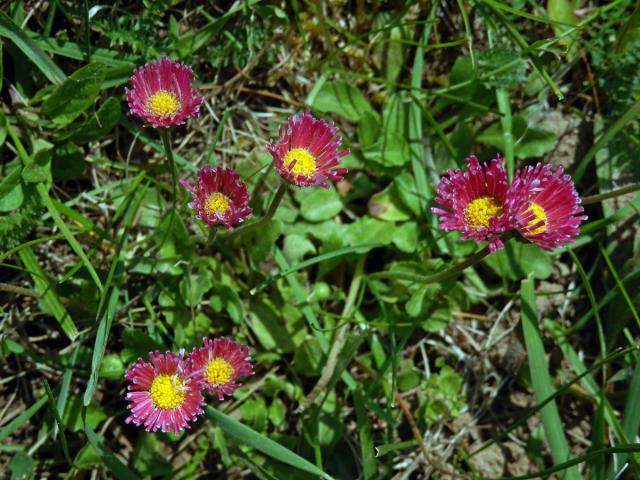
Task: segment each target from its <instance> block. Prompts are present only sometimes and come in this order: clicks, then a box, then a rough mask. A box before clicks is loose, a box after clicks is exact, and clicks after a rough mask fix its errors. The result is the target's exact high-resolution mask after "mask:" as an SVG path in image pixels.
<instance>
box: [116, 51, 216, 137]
mask: <svg viewBox="0 0 640 480" xmlns="http://www.w3.org/2000/svg"><path fill="white" fill-rule="evenodd" d="M130 84H131V89H128V88H125V89H124V90H125V92H126V94H127V102H128V103H129V109H130V111H131V113H132V114H134V115H137V116H138V117H140V118H142V119H143V120H144V121H145V122H147V123H149V124H151V126H153V127H154V128H167V127H171V126H173V125H181V124H183V123H184V122H185V121H186V120H187V119H189V118H191V117H197V116H198V115H199V113H200V104H201V103H202V101H203V100H204V97H203V96H201V95H198V93H199V91H200V89H199V88H193V85H192V84H193V70H191V67H189V66H187V65H183V64H181V63H178V62H174V61H173V60H171V59H169V57H166V56H165V57H162V58H161V59H159V60H156V61H155V62H149V63H146V64H145V65H143V66H142V67H140V68H138V69H137V70H135V71H134V72H133V76H132V77H131V79H130Z"/></svg>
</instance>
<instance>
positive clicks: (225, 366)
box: [204, 358, 233, 385]
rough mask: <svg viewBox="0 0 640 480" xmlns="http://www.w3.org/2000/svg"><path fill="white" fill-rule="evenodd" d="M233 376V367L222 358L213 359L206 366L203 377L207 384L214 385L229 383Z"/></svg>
mask: <svg viewBox="0 0 640 480" xmlns="http://www.w3.org/2000/svg"><path fill="white" fill-rule="evenodd" d="M231 375H233V366H232V365H231V364H230V363H229V362H227V361H226V360H225V359H223V358H214V359H213V360H211V361H210V362H209V363H208V364H207V368H206V369H205V371H204V376H205V378H206V379H207V382H209V383H213V384H214V385H224V384H225V383H229V380H231Z"/></svg>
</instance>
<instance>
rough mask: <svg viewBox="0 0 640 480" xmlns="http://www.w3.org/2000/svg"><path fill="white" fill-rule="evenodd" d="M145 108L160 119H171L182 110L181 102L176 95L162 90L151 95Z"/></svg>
mask: <svg viewBox="0 0 640 480" xmlns="http://www.w3.org/2000/svg"><path fill="white" fill-rule="evenodd" d="M144 108H145V110H146V111H147V112H149V113H152V114H154V115H156V116H158V117H170V116H172V115H175V114H176V112H177V111H178V110H180V100H178V97H177V95H176V94H175V93H172V92H166V91H164V90H162V91H160V92H156V93H154V94H153V95H151V96H150V97H149V98H148V99H147V103H146V104H145V106H144Z"/></svg>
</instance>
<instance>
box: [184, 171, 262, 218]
mask: <svg viewBox="0 0 640 480" xmlns="http://www.w3.org/2000/svg"><path fill="white" fill-rule="evenodd" d="M180 183H181V184H182V185H184V186H185V187H186V188H188V189H189V190H190V191H191V193H192V194H193V201H192V202H191V203H189V207H191V208H192V209H193V210H194V211H195V212H196V214H197V217H198V218H199V219H200V220H202V221H203V222H204V223H206V224H207V225H208V226H209V227H214V226H216V225H223V226H225V227H226V228H227V229H228V230H232V229H233V226H234V225H237V224H239V223H241V222H242V221H243V220H244V219H246V218H247V217H248V216H249V215H251V208H250V207H249V193H248V191H247V185H246V184H245V183H244V182H243V181H242V180H241V179H240V175H239V174H238V172H236V171H235V170H231V169H230V168H224V167H214V168H211V167H210V166H209V165H205V166H204V167H202V168H201V169H200V171H199V172H198V181H197V182H196V184H195V185H194V184H193V183H191V182H190V181H188V180H180Z"/></svg>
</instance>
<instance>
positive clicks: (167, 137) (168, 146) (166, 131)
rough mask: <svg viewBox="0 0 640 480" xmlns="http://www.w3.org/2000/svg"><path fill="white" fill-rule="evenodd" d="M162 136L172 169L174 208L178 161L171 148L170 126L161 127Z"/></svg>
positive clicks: (174, 203) (173, 207)
mask: <svg viewBox="0 0 640 480" xmlns="http://www.w3.org/2000/svg"><path fill="white" fill-rule="evenodd" d="M160 137H161V138H162V146H163V147H164V154H165V156H166V157H167V160H168V162H169V168H170V169H171V199H172V210H175V207H176V196H177V191H178V174H177V171H176V162H175V160H174V159H173V151H172V150H171V135H170V133H169V129H168V128H161V129H160Z"/></svg>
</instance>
